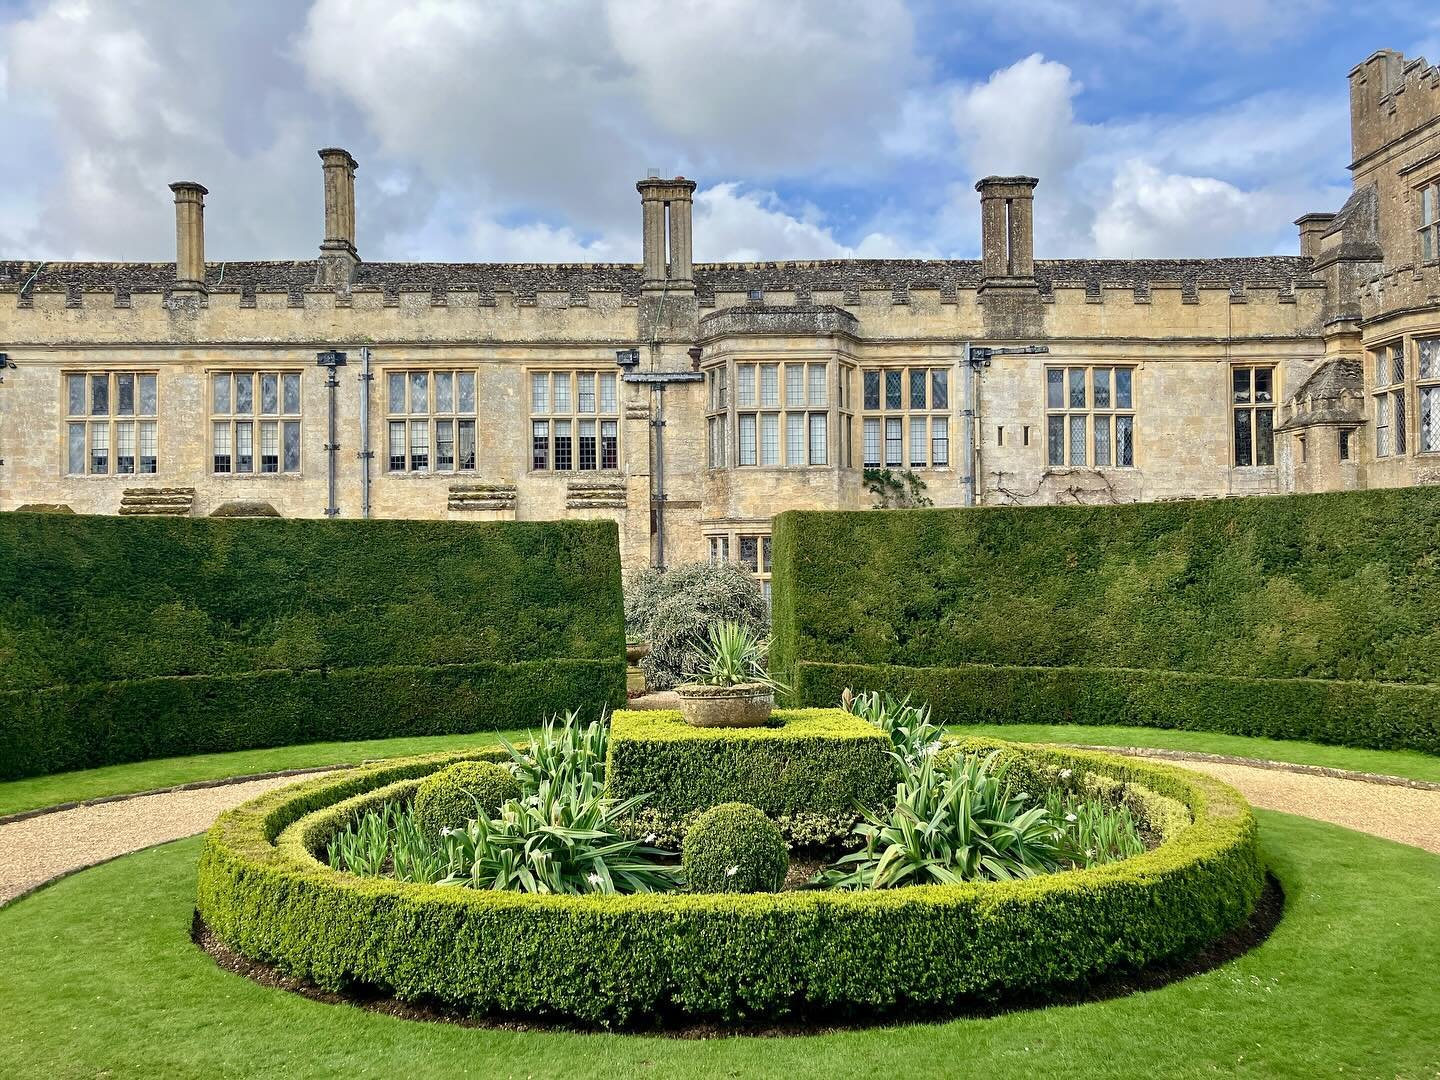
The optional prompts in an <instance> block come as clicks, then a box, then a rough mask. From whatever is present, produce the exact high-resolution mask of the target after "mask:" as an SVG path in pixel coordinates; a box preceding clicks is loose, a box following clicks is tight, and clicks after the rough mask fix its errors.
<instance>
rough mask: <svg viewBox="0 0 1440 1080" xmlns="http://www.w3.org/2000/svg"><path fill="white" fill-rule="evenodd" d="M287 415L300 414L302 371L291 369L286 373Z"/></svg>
mask: <svg viewBox="0 0 1440 1080" xmlns="http://www.w3.org/2000/svg"><path fill="white" fill-rule="evenodd" d="M284 389H285V401H284V408H285V415H286V416H299V415H300V373H299V372H298V371H291V372H289V373H287V374H286V375H285V388H284Z"/></svg>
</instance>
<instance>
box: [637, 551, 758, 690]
mask: <svg viewBox="0 0 1440 1080" xmlns="http://www.w3.org/2000/svg"><path fill="white" fill-rule="evenodd" d="M725 620H728V621H731V622H737V623H739V624H740V625H742V626H744V627H745V628H746V629H748V630H751V631H753V632H754V633H755V635H756V636H757V637H764V636H765V634H766V633H767V632H768V631H769V629H770V611H769V609H768V608H767V607H766V606H765V595H764V594H763V593H762V592H761V591H760V583H759V582H758V581H756V580H755V577H754V575H752V574H751V573H750V572H749V571H748V570H746V569H745V568H744V567H743V566H741V565H740V564H739V563H733V562H724V563H720V564H718V565H712V564H711V563H691V564H689V565H687V566H677V567H674V568H673V569H670V570H656V569H653V568H650V569H645V570H637V571H635V572H634V573H632V574H631V575H630V577H629V579H628V580H627V582H626V586H625V626H626V632H627V633H628V634H629V635H630V636H631V637H632V638H633V639H634V640H636V641H644V642H648V643H649V645H650V652H649V653H648V654H646V656H645V657H644V658H643V659H642V660H641V661H640V670H642V671H643V672H644V673H645V685H646V686H647V687H649V688H650V689H651V690H667V689H669V688H670V687H672V686H675V685H676V684H678V683H681V682H684V681H685V680H686V679H688V678H689V677H690V675H691V674H692V673H693V672H695V671H697V670H699V668H700V664H701V655H700V648H699V643H700V642H701V640H702V639H703V638H704V637H705V632H706V630H708V629H709V628H710V626H712V625H713V624H715V623H717V622H721V621H725Z"/></svg>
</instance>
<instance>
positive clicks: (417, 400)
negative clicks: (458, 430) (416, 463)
mask: <svg viewBox="0 0 1440 1080" xmlns="http://www.w3.org/2000/svg"><path fill="white" fill-rule="evenodd" d="M410 411H411V412H412V413H420V414H422V415H423V414H424V413H428V412H429V411H430V374H429V372H425V371H412V372H411V373H410ZM425 445H426V446H427V447H428V446H429V442H428V436H427V442H426V444H425ZM410 452H411V456H414V452H415V435H414V430H413V429H412V430H411V435H410ZM426 453H427V460H428V450H427V452H426Z"/></svg>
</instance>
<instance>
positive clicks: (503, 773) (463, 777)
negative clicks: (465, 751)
mask: <svg viewBox="0 0 1440 1080" xmlns="http://www.w3.org/2000/svg"><path fill="white" fill-rule="evenodd" d="M518 798H520V781H519V780H516V779H515V777H514V776H513V775H511V773H510V770H509V769H507V768H505V766H503V765H496V764H495V763H494V762H492V761H462V762H460V763H459V764H456V765H451V766H450V767H449V768H446V769H441V770H440V771H439V772H437V773H436V774H435V775H433V776H427V777H426V778H425V779H424V780H422V781H420V786H419V787H418V788H417V789H416V791H415V820H416V823H417V824H419V826H420V831H421V832H423V833H424V834H425V835H426V836H427V837H429V838H430V839H432V840H438V839H439V838H440V833H441V830H444V829H463V828H464V827H465V825H466V824H467V823H468V822H469V821H470V820H471V819H472V818H474V817H475V816H476V815H477V814H483V815H484V816H486V817H493V816H494V815H495V812H496V811H497V810H499V809H500V806H501V804H502V803H505V802H508V801H509V800H511V799H518Z"/></svg>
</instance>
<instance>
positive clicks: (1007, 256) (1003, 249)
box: [975, 176, 1040, 284]
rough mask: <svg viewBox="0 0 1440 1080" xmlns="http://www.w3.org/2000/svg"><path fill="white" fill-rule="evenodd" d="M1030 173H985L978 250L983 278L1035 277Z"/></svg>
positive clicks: (978, 186) (1020, 280) (1033, 182)
mask: <svg viewBox="0 0 1440 1080" xmlns="http://www.w3.org/2000/svg"><path fill="white" fill-rule="evenodd" d="M1039 183H1040V181H1039V180H1037V179H1036V178H1035V177H1033V176H987V177H985V178H984V179H982V180H979V181H977V182H976V184H975V190H976V191H978V192H979V193H980V252H981V266H982V272H983V275H984V277H985V278H986V279H987V280H988V279H991V278H1010V279H1014V280H1015V281H1016V282H1017V283H1027V284H1028V283H1033V282H1034V280H1035V218H1034V204H1035V186H1036V185H1037V184H1039Z"/></svg>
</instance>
